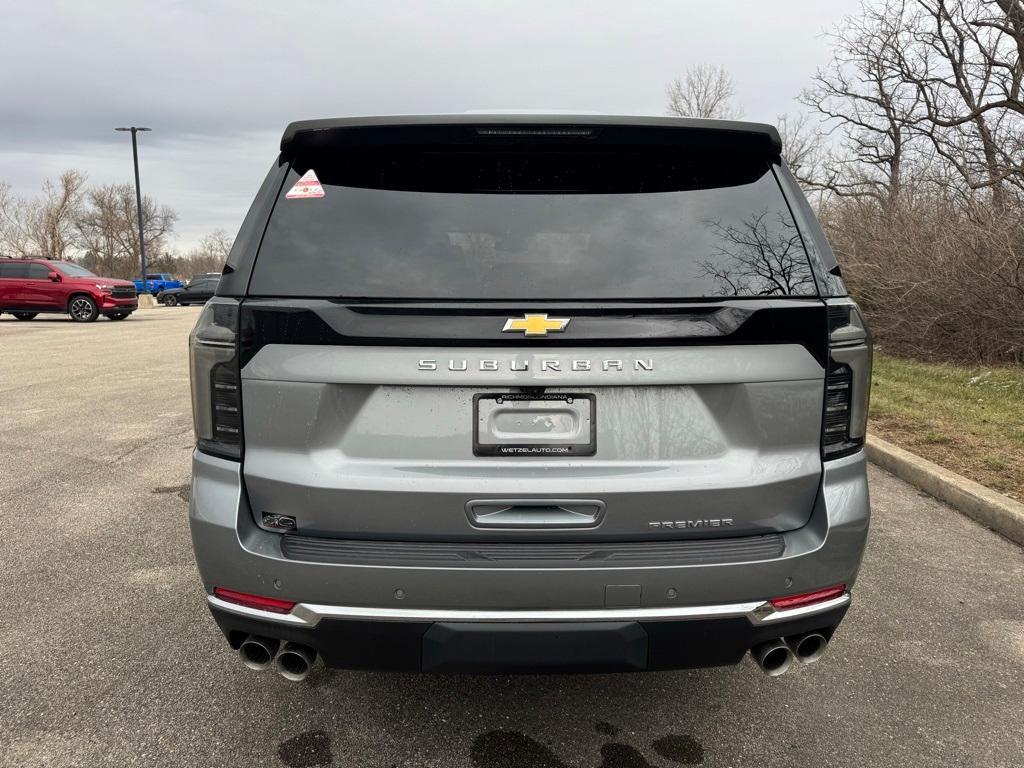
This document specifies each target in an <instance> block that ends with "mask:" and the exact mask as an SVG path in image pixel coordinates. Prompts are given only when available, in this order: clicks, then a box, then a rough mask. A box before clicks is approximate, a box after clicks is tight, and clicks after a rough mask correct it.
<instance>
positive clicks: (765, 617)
mask: <svg viewBox="0 0 1024 768" xmlns="http://www.w3.org/2000/svg"><path fill="white" fill-rule="evenodd" d="M206 600H207V602H208V603H209V604H210V606H211V607H213V608H219V609H221V610H223V611H228V612H230V613H236V614H238V615H240V616H247V617H249V618H254V619H260V620H261V621H272V622H276V623H278V624H286V625H289V626H293V627H306V628H309V627H315V626H316V625H317V624H319V623H320V620H321V619H324V618H330V619H350V620H355V621H423V622H435V621H451V622H513V623H515V622H521V623H535V622H546V621H547V622H553V621H560V622H562V621H671V620H677V621H688V620H698V619H724V618H731V617H735V616H746V617H747V619H748V620H749V621H750V623H751V624H769V623H774V622H777V621H785V620H786V619H798V618H803V617H806V616H813V615H815V614H817V613H824V612H825V611H830V610H833V609H835V608H839V607H841V606H844V605H847V604H848V603H849V602H850V594H849V593H848V592H847V593H846V594H844V595H841V596H839V597H836V598H833V599H831V600H826V601H824V602H821V603H814V604H812V605H804V606H800V607H798V608H790V609H788V610H784V611H777V610H775V609H774V608H772V605H771V603H769V602H768V601H766V600H759V601H757V602H750V603H729V604H726V605H697V606H679V607H664V608H602V609H591V610H551V611H483V610H436V609H430V608H366V607H350V606H344V605H317V604H314V603H299V604H298V605H296V606H295V607H294V608H292V611H291V613H273V612H271V611H261V610H259V609H256V608H249V607H247V606H244V605H238V604H237V603H229V602H227V601H226V600H221V599H220V598H218V597H214V596H213V595H207V597H206Z"/></svg>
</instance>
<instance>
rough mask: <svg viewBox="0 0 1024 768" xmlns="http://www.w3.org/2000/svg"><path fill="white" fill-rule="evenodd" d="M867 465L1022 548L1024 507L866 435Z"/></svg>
mask: <svg viewBox="0 0 1024 768" xmlns="http://www.w3.org/2000/svg"><path fill="white" fill-rule="evenodd" d="M867 455H868V461H870V462H871V463H872V464H877V465H878V466H880V467H881V468H882V469H885V470H887V471H889V472H891V473H892V474H894V475H896V477H898V478H900V479H901V480H906V481H907V482H908V483H910V484H911V485H913V486H915V487H917V488H920V489H921V490H922V491H924V492H925V493H927V494H929V495H930V496H934V497H935V498H937V499H939V500H940V501H944V502H946V503H947V504H949V505H950V506H951V507H953V508H954V509H956V510H957V511H958V512H961V513H962V514H965V515H967V516H968V517H970V518H973V519H975V520H977V521H978V522H979V523H981V524H982V525H985V526H987V527H989V528H991V529H992V530H993V531H996V532H997V533H1001V534H1002V535H1003V536H1005V537H1006V538H1008V539H1010V540H1011V541H1015V542H1017V543H1018V544H1022V545H1024V504H1021V503H1020V502H1019V501H1014V500H1013V499H1011V498H1010V497H1009V496H1004V495H1003V494H1001V493H996V492H995V491H993V490H991V489H989V488H986V487H985V486H984V485H981V483H976V482H974V481H973V480H968V479H967V478H966V477H964V476H963V475H958V474H957V473H956V472H951V471H950V470H948V469H944V468H942V467H940V466H939V465H938V464H934V463H932V462H930V461H928V460H927V459H922V458H921V457H920V456H918V455H916V454H913V453H911V452H910V451H906V450H904V449H902V448H900V447H898V446H895V445H893V444H892V443H890V442H887V441H885V440H882V439H881V438H880V437H875V436H874V435H868V440H867Z"/></svg>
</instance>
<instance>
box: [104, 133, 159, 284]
mask: <svg viewBox="0 0 1024 768" xmlns="http://www.w3.org/2000/svg"><path fill="white" fill-rule="evenodd" d="M114 130H115V131H131V132H132V160H133V161H134V162H135V212H136V213H137V214H138V215H139V259H140V261H141V267H142V290H141V291H139V293H149V291H148V290H147V288H146V237H145V235H144V234H143V230H142V190H141V188H140V187H139V145H138V142H137V141H136V140H135V135H136V134H137V133H138V132H139V131H151V130H153V129H152V128H137V127H136V126H134V125H133V126H132V127H130V128H115V129H114Z"/></svg>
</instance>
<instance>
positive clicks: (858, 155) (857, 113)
mask: <svg viewBox="0 0 1024 768" xmlns="http://www.w3.org/2000/svg"><path fill="white" fill-rule="evenodd" d="M905 7H906V0H884V2H882V3H881V4H880V5H867V4H865V5H864V6H862V8H861V13H860V15H859V16H855V17H849V18H847V19H844V21H843V22H842V24H841V25H840V26H839V27H837V28H836V30H835V31H833V32H832V33H831V34H830V35H829V39H830V40H831V41H832V43H833V45H834V46H835V51H834V54H833V59H832V61H831V63H830V64H829V65H828V66H827V67H825V68H824V69H822V70H819V71H818V72H817V74H816V75H815V76H814V82H813V85H812V86H811V87H810V88H807V89H806V90H804V91H803V93H802V94H801V95H800V101H801V102H803V103H804V104H805V105H807V106H808V107H810V108H811V109H813V110H815V111H816V112H817V113H819V114H820V115H821V117H822V118H823V119H824V121H825V124H826V126H827V127H828V128H829V129H830V130H831V131H838V133H839V144H840V147H841V152H840V156H839V157H838V159H836V160H835V161H834V162H833V163H831V164H830V167H829V168H828V171H827V174H826V175H825V177H824V178H823V179H821V181H820V183H821V184H822V185H823V186H825V187H826V188H827V189H828V190H829V191H831V192H832V193H834V194H836V195H840V196H851V197H861V196H868V197H871V198H873V199H874V200H875V201H876V202H878V203H879V204H881V205H882V206H883V207H887V208H892V207H894V206H895V205H896V204H897V203H898V201H899V197H900V192H901V187H902V184H903V176H904V164H905V163H906V161H907V154H908V151H909V149H910V144H911V142H912V141H913V139H914V135H915V134H914V128H913V126H914V122H915V120H916V117H917V111H918V108H919V103H920V98H921V97H920V95H919V93H918V89H917V88H915V87H914V86H913V85H911V84H908V83H907V82H906V81H905V79H904V78H903V77H902V76H901V75H900V73H899V72H898V71H895V70H894V68H893V66H892V62H893V61H895V60H900V59H902V58H904V57H905V56H906V48H907V46H908V45H909V39H908V38H909V30H908V28H907V26H906V23H905Z"/></svg>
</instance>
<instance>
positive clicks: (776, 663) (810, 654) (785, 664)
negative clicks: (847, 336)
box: [750, 632, 828, 677]
mask: <svg viewBox="0 0 1024 768" xmlns="http://www.w3.org/2000/svg"><path fill="white" fill-rule="evenodd" d="M827 646H828V638H827V637H825V635H823V634H821V632H807V633H805V634H803V635H793V636H792V637H785V638H782V637H780V638H778V639H776V640H769V641H768V642H765V643H761V644H759V645H755V646H754V647H753V648H751V649H750V655H751V656H753V658H754V661H755V662H757V666H759V667H760V668H761V671H762V672H764V673H765V674H766V675H768V676H769V677H778V676H779V675H781V674H784V673H785V672H788V671H789V669H790V667H792V666H793V662H794V661H799V662H800V663H802V664H811V663H813V662H815V661H817V660H818V659H820V658H821V657H822V655H823V654H824V653H825V648H826V647H827Z"/></svg>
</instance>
